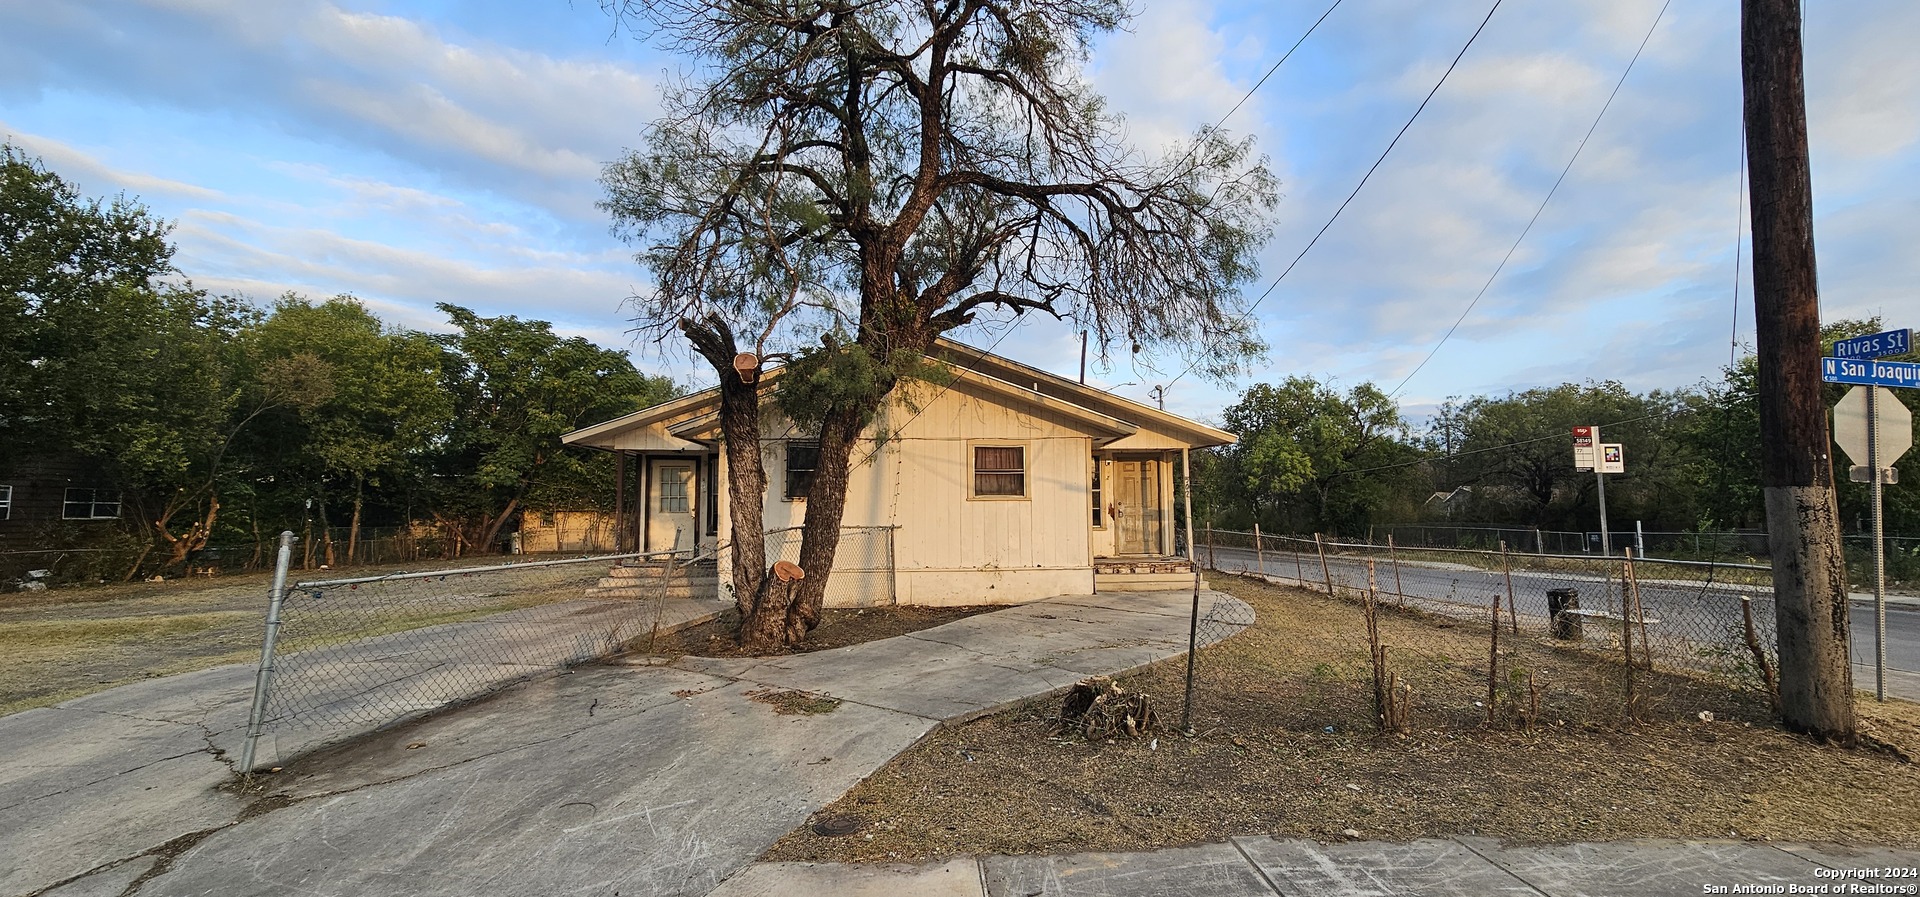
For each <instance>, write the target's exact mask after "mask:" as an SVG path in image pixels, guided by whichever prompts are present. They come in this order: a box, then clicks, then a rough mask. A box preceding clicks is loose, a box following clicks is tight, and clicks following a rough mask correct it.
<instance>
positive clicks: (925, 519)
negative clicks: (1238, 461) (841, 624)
mask: <svg viewBox="0 0 1920 897" xmlns="http://www.w3.org/2000/svg"><path fill="white" fill-rule="evenodd" d="M936 357H937V359H938V360H940V361H941V362H942V363H943V364H945V365H946V366H947V368H948V369H949V372H950V373H951V375H952V379H951V382H950V383H948V384H945V385H935V384H932V383H924V382H915V383H912V384H903V385H902V387H901V388H900V389H898V390H896V391H895V394H894V395H893V396H892V397H891V398H890V399H889V400H888V402H887V404H886V406H885V407H884V408H883V409H882V411H881V413H880V415H879V418H878V419H877V420H876V421H875V423H874V425H873V426H872V427H871V428H869V430H868V432H867V433H866V434H864V435H863V437H862V439H861V440H860V441H859V442H858V443H857V444H856V445H855V447H854V450H853V469H852V471H851V472H850V475H849V486H848V495H847V506H846V514H845V518H844V519H843V520H842V525H843V526H845V527H850V528H851V527H888V528H891V529H892V534H893V537H892V546H891V563H890V567H891V572H892V575H891V581H890V584H889V588H890V590H891V592H892V594H891V595H888V596H886V600H894V601H898V602H899V603H902V604H928V605H953V604H1011V603H1017V602H1023V601H1033V600H1037V599H1040V598H1045V597H1048V596H1051V595H1063V594H1087V593H1090V592H1093V591H1095V590H1096V589H1098V590H1102V591H1105V590H1111V589H1127V588H1134V589H1139V588H1184V587H1191V585H1192V582H1193V579H1192V577H1193V572H1192V567H1191V566H1190V565H1189V564H1188V562H1187V561H1186V560H1185V559H1182V558H1176V557H1173V554H1174V545H1175V532H1174V530H1175V526H1176V524H1177V523H1181V524H1184V523H1185V522H1184V521H1177V520H1176V515H1175V513H1174V508H1175V500H1174V472H1175V469H1176V468H1175V465H1176V464H1183V463H1185V461H1186V455H1187V452H1188V451H1189V450H1190V449H1194V448H1200V447H1204V446H1214V445H1227V444H1230V443H1232V442H1234V436H1233V434H1231V433H1227V432H1225V431H1223V430H1219V429H1215V428H1213V427H1209V426H1207V425H1205V424H1201V423H1198V422H1196V421H1192V420H1188V419H1186V418H1183V417H1180V416H1178V415H1174V414H1168V413H1166V412H1164V411H1159V410H1156V409H1154V408H1150V407H1148V406H1145V405H1141V404H1139V403H1137V402H1132V401H1129V400H1127V399H1123V398H1120V397H1118V396H1113V395H1108V394H1107V393H1104V392H1102V391H1100V390H1097V389H1093V388H1090V387H1087V386H1084V385H1081V384H1079V383H1076V382H1074V381H1072V380H1067V379H1063V378H1061V377H1057V376H1054V375H1053V374H1049V373H1046V372H1044V371H1041V370H1039V369H1037V368H1032V367H1029V366H1027V365H1024V364H1021V363H1019V362H1016V361H1012V360H1009V359H1006V358H1002V357H999V356H996V355H991V354H988V353H985V352H982V351H980V350H978V349H974V348H971V347H968V346H964V345H961V344H959V343H954V342H950V341H947V340H941V341H940V343H939V346H938V348H937V350H936ZM779 373H780V372H779V371H778V370H775V371H769V372H767V373H766V374H763V375H762V383H763V384H771V383H773V382H776V381H777V380H778V377H779ZM768 404H769V405H770V404H771V403H768ZM718 407H719V393H718V391H717V390H711V389H710V390H707V391H705V392H700V393H696V394H694V395H690V396H685V397H683V398H679V399H675V400H674V401H671V402H667V403H664V404H661V405H656V406H654V407H652V408H647V409H644V410H641V411H637V412H634V413H633V414H629V415H626V416H624V417H620V418H616V419H614V420H610V421H607V422H605V423H601V424H596V425H594V426H591V427H586V428H584V429H581V430H576V431H574V432H572V433H569V434H567V435H566V436H564V437H562V441H564V442H566V443H567V444H569V445H579V446H587V447H591V448H598V449H604V450H607V451H612V452H615V453H616V454H618V455H620V456H621V459H622V463H621V465H620V467H619V470H620V471H621V477H620V482H621V486H620V492H621V495H620V496H619V498H618V502H617V504H618V507H619V508H620V509H621V511H620V514H621V516H622V518H623V519H624V520H626V521H627V524H628V525H626V526H623V527H621V534H620V540H619V541H620V544H622V545H623V546H624V547H626V548H627V549H628V550H641V551H666V550H681V551H686V550H689V549H695V548H697V549H699V550H700V551H701V552H702V553H703V554H704V553H708V552H712V551H713V550H714V549H715V548H716V547H718V546H722V545H724V544H725V543H726V542H727V541H728V540H729V538H730V534H729V528H730V527H729V518H728V513H727V508H726V504H727V490H726V488H725V483H726V469H725V456H724V454H723V453H722V452H721V451H720V450H719V440H720V425H719V420H718ZM875 434H885V438H884V439H876V438H875ZM761 435H762V449H761V452H762V458H763V459H764V463H765V464H766V472H767V501H766V512H765V524H766V527H767V529H768V531H769V532H773V531H777V530H782V529H786V528H790V527H799V526H800V525H801V522H802V518H803V516H804V512H805V507H806V498H805V494H806V490H807V485H808V484H809V483H810V482H811V477H812V473H813V468H814V463H815V458H816V456H817V443H815V442H814V441H813V440H811V439H809V438H808V437H807V435H806V434H804V433H800V432H797V431H795V429H794V427H793V426H792V425H791V424H790V423H789V422H787V421H786V419H785V418H784V417H782V416H781V415H779V413H778V412H777V411H769V412H767V414H766V417H765V418H764V422H763V424H762V433H761ZM1183 541H1184V538H1183ZM859 553H860V552H848V551H845V550H843V551H842V552H840V553H839V556H837V557H836V560H835V564H836V570H839V569H841V568H843V567H847V566H849V565H856V564H870V563H871V561H870V559H868V560H850V559H848V558H847V557H846V555H849V554H859ZM718 555H719V564H720V569H719V570H718V571H717V573H718V581H719V582H720V583H721V584H722V586H721V588H722V589H724V588H725V585H724V584H725V583H727V582H728V580H729V577H730V575H731V574H730V572H729V571H728V570H727V569H726V563H727V557H728V555H727V553H726V552H724V551H720V552H718ZM853 569H868V568H867V567H854V568H853ZM829 602H830V603H836V599H835V598H834V593H833V592H832V591H831V589H830V591H829ZM837 603H847V599H839V600H838V601H837Z"/></svg>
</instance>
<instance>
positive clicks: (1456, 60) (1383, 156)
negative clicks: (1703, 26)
mask: <svg viewBox="0 0 1920 897" xmlns="http://www.w3.org/2000/svg"><path fill="white" fill-rule="evenodd" d="M1501 2H1502V0H1494V2H1493V8H1491V9H1489V10H1487V17H1486V18H1484V19H1481V20H1480V27H1478V28H1475V29H1473V35H1472V36H1471V37H1468V38H1467V42H1466V43H1465V44H1463V45H1462V46H1461V47H1460V52H1459V53H1457V54H1455V55H1454V57H1453V62H1451V63H1449V64H1448V65H1447V70H1446V71H1445V72H1442V73H1441V75H1440V80H1438V81H1436V82H1434V84H1433V89H1432V90H1429V91H1427V96H1426V99H1423V100H1421V101H1420V106H1419V107H1418V108H1416V109H1414V110H1413V114H1412V115H1411V116H1408V117H1407V123H1406V124H1404V125H1401V126H1400V130H1399V132H1398V133H1396V134H1394V135H1393V140H1392V141H1391V142H1389V143H1388V144H1387V148H1386V149H1384V150H1381V151H1380V157H1379V158H1377V159H1375V160H1373V165H1372V167H1370V168H1368V169H1367V173H1366V174H1365V175H1362V176H1361V178H1360V183H1358V184H1355V185H1354V187H1353V192H1352V193H1349V194H1347V198H1346V200H1345V201H1343V202H1341V203H1340V207H1339V208H1337V209H1334V210H1333V215H1332V216H1331V217H1329V218H1328V219H1327V223H1325V224H1322V225H1320V230H1319V231H1317V232H1316V233H1314V235H1313V239H1311V240H1308V241H1307V245H1306V246H1305V247H1304V248H1302V249H1301V250H1300V254H1299V255H1296V256H1294V257H1293V261H1291V262H1288V263H1287V267H1286V269H1285V270H1283V271H1281V272H1280V276H1279V277H1275V278H1274V279H1273V282H1272V283H1270V284H1267V288H1266V290H1265V291H1264V292H1262V293H1261V294H1260V297H1259V298H1257V299H1255V300H1253V304H1252V305H1249V306H1247V310H1246V311H1244V312H1242V313H1241V314H1240V317H1241V318H1242V319H1247V318H1251V317H1253V312H1254V309H1257V308H1259V307H1260V303H1262V302H1265V301H1266V300H1267V297H1268V296H1270V295H1272V294H1273V291H1274V288H1275V287H1278V286H1279V285H1280V281H1283V280H1286V279H1287V275H1288V274H1291V273H1293V269H1294V266H1296V265H1298V264H1300V260H1301V259H1303V258H1306V257H1307V253H1308V252H1311V251H1313V247H1314V244H1317V243H1319V242H1320V238H1321V237H1323V236H1325V235H1326V233H1327V229H1328V228H1331V227H1333V223H1334V222H1335V221H1338V220H1339V219H1340V213H1341V212H1345V211H1346V210H1347V206H1349V205H1351V204H1352V203H1353V198H1354V197H1356V196H1359V195H1360V191H1361V189H1363V188H1365V187H1366V186H1367V181H1368V180H1370V179H1372V177H1373V173H1374V172H1375V171H1378V170H1380V164H1381V163H1383V162H1385V161H1387V154H1389V153H1391V152H1393V148H1394V147H1396V146H1399V145H1400V138H1402V137H1405V136H1406V134H1407V129H1409V128H1411V127H1413V123H1414V121H1416V120H1418V119H1419V118H1420V113H1421V112H1423V111H1425V110H1426V108H1427V104H1428V103H1430V102H1432V101H1433V97H1434V95H1435V94H1437V93H1439V92H1440V88H1441V86H1442V85H1444V84H1446V83H1447V78H1448V77H1450V76H1451V75H1452V74H1453V70H1454V69H1455V68H1457V67H1458V66H1459V65H1460V60H1461V59H1462V58H1464V57H1465V56H1466V55H1467V50H1468V49H1470V48H1471V47H1472V46H1473V42H1474V41H1476V40H1479V39H1480V32H1482V31H1485V30H1486V29H1487V23H1488V22H1491V21H1493V14H1494V13H1496V12H1498V11H1500V4H1501ZM1669 2H1671V0H1669ZM1197 364H1198V362H1195V363H1194V364H1189V365H1187V367H1186V369H1185V370H1182V371H1181V372H1180V373H1179V374H1176V375H1175V376H1174V378H1173V379H1172V380H1168V381H1167V383H1166V385H1167V386H1172V385H1173V384H1175V383H1178V382H1180V378H1182V377H1185V376H1186V375H1188V374H1190V373H1193V369H1194V367H1195V365H1197Z"/></svg>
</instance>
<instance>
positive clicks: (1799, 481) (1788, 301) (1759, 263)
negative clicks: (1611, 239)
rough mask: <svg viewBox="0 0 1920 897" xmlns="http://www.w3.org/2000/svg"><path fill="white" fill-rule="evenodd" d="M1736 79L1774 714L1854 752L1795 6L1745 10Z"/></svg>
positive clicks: (1843, 576)
mask: <svg viewBox="0 0 1920 897" xmlns="http://www.w3.org/2000/svg"><path fill="white" fill-rule="evenodd" d="M1740 68H1741V82H1742V86H1743V87H1744V93H1745V96H1746V127H1747V164H1748V170H1749V171H1750V172H1751V180H1752V184H1753V193H1752V197H1753V198H1752V205H1751V207H1750V214H1751V217H1752V220H1753V306H1754V319H1755V322H1756V328H1755V333H1754V343H1755V348H1756V350H1757V353H1758V355H1759V363H1760V381H1759V392H1760V484H1761V487H1762V492H1763V494H1764V495H1765V499H1766V507H1767V531H1768V533H1769V534H1770V535H1769V538H1768V541H1769V543H1770V546H1771V548H1772V552H1773V596H1774V613H1775V619H1776V623H1775V629H1776V632H1777V633H1778V635H1779V639H1780V713H1781V716H1782V718H1783V722H1785V723H1786V725H1787V727H1788V728H1790V729H1793V730H1796V731H1800V732H1805V733H1807V734H1809V735H1813V736H1815V737H1818V738H1825V739H1833V740H1837V741H1842V742H1850V741H1852V740H1853V737H1854V717H1853V669H1852V667H1851V666H1850V665H1849V663H1848V656H1847V647H1848V646H1847V639H1848V634H1849V627H1848V617H1847V614H1848V607H1847V570H1846V562H1845V559H1844V558H1843V557H1842V556H1841V553H1840V515H1839V509H1838V506H1837V504H1836V499H1835V493H1834V485H1833V459H1832V458H1831V457H1830V455H1829V448H1828V447H1829V446H1830V445H1832V442H1831V441H1830V438H1829V436H1828V433H1827V416H1826V408H1825V407H1824V404H1823V402H1822V401H1821V391H1820V383H1821V381H1820V351H1821V346H1820V292H1819V283H1818V280H1817V278H1816V274H1815V268H1814V256H1813V179H1812V175H1811V174H1810V173H1809V172H1808V167H1807V101H1806V85H1805V82H1804V80H1803V71H1802V69H1803V62H1802V57H1801V49H1800V2H1799V0H1741V3H1740Z"/></svg>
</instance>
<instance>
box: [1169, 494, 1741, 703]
mask: <svg viewBox="0 0 1920 897" xmlns="http://www.w3.org/2000/svg"><path fill="white" fill-rule="evenodd" d="M1205 538H1206V542H1205V543H1204V544H1203V546H1202V548H1201V551H1200V552H1199V557H1200V561H1201V563H1202V564H1203V565H1205V566H1207V567H1209V568H1211V569H1214V570H1217V571H1221V572H1226V573H1239V574H1245V575H1251V576H1257V577H1261V578H1263V579H1265V580H1267V581H1270V582H1276V583H1283V584H1292V585H1298V586H1300V587H1302V588H1305V589H1310V590H1313V591H1317V592H1321V593H1324V594H1326V595H1328V596H1330V597H1331V598H1332V599H1333V600H1334V602H1333V604H1334V606H1332V607H1330V608H1329V609H1328V613H1327V614H1325V615H1324V616H1322V617H1321V618H1320V619H1318V621H1317V623H1316V625H1320V626H1324V627H1327V628H1328V630H1329V631H1325V632H1323V633H1321V634H1322V635H1324V636H1326V637H1328V638H1330V639H1333V640H1335V641H1336V642H1338V643H1340V644H1342V645H1344V646H1345V647H1346V648H1347V649H1348V652H1347V654H1345V655H1344V656H1345V657H1347V658H1348V662H1347V663H1346V664H1344V665H1341V664H1330V665H1323V666H1325V667H1326V669H1319V670H1316V672H1315V675H1316V676H1319V677H1321V678H1324V679H1325V680H1327V682H1329V683H1332V682H1350V683H1356V684H1361V685H1364V686H1366V688H1365V689H1363V690H1369V691H1371V692H1372V700H1373V705H1374V716H1375V719H1376V720H1377V721H1378V722H1379V723H1380V725H1381V726H1382V727H1383V728H1385V729H1388V730H1405V729H1407V728H1409V727H1413V726H1445V725H1459V724H1466V723H1476V722H1477V723H1479V724H1490V723H1496V722H1506V721H1510V722H1513V723H1516V724H1518V725H1521V726H1523V727H1530V726H1532V725H1535V724H1538V723H1539V722H1540V721H1542V720H1548V719H1557V720H1564V719H1569V718H1572V719H1578V720H1583V721H1590V720H1594V719H1596V718H1618V717H1627V718H1632V717H1635V716H1637V715H1638V714H1640V713H1642V712H1644V711H1645V710H1646V708H1647V707H1648V706H1650V702H1654V701H1665V700H1668V699H1670V698H1672V697H1673V696H1674V695H1676V694H1677V695H1684V696H1687V697H1688V699H1693V698H1696V697H1698V698H1700V699H1701V702H1702V703H1703V705H1704V706H1712V703H1711V702H1710V701H1706V700H1705V695H1707V694H1708V693H1715V692H1717V693H1719V694H1725V693H1727V692H1728V691H1730V690H1731V691H1733V692H1738V693H1741V694H1744V695H1746V696H1747V697H1748V698H1749V699H1752V700H1756V701H1761V702H1765V701H1768V700H1770V696H1771V695H1773V694H1774V693H1775V690H1776V687H1777V686H1776V679H1775V672H1774V671H1775V670H1776V669H1777V657H1778V654H1777V647H1776V640H1775V637H1774V628H1773V621H1774V608H1773V601H1772V594H1771V588H1770V587H1769V586H1768V578H1767V577H1768V575H1769V573H1768V570H1767V568H1764V567H1759V566H1756V565H1749V564H1719V563H1690V562H1676V561H1648V560H1645V559H1634V558H1631V557H1630V556H1622V557H1617V558H1594V557H1589V556H1581V555H1540V554H1534V553H1529V552H1513V551H1501V550H1498V549H1496V550H1476V549H1453V548H1432V547H1425V546H1422V547H1419V548H1408V547H1403V546H1400V545H1398V544H1397V543H1395V544H1390V545H1376V544H1370V543H1359V542H1335V541H1330V540H1326V539H1321V538H1318V537H1316V538H1312V539H1305V538H1298V537H1286V536H1265V535H1260V534H1257V533H1245V532H1230V531H1218V530H1214V531H1209V532H1208V533H1207V534H1206V537H1205Z"/></svg>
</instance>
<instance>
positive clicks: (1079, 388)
mask: <svg viewBox="0 0 1920 897" xmlns="http://www.w3.org/2000/svg"><path fill="white" fill-rule="evenodd" d="M934 344H935V351H944V352H946V353H948V354H950V355H953V356H955V357H956V358H955V360H958V361H961V362H962V363H964V364H966V365H967V366H969V367H971V368H973V369H974V370H979V371H983V372H986V373H989V374H992V375H993V376H995V377H999V378H1001V379H1003V380H1010V381H1013V382H1015V383H1026V382H1032V383H1033V384H1034V386H1035V388H1036V389H1040V388H1041V387H1045V389H1043V390H1040V391H1043V392H1047V393H1051V394H1054V395H1057V396H1059V397H1060V398H1062V399H1063V400H1065V401H1068V402H1072V403H1074V404H1077V405H1081V406H1084V407H1087V408H1089V409H1094V410H1098V411H1101V412H1104V413H1106V414H1109V415H1112V416H1113V417H1116V418H1119V419H1121V420H1126V421H1132V422H1134V423H1135V424H1138V425H1140V426H1142V427H1144V428H1147V429H1152V430H1160V431H1164V432H1168V433H1169V434H1170V435H1176V436H1180V437H1184V439H1183V441H1185V442H1188V443H1189V444H1191V445H1192V446H1194V447H1195V448H1198V447H1200V446H1208V445H1232V444H1233V443H1235V442H1238V441H1240V440H1239V437H1237V436H1235V435H1233V434H1232V433H1229V432H1227V431H1225V430H1222V429H1220V428H1218V427H1210V426H1208V425H1206V424H1203V423H1201V422H1199V421H1197V420H1194V419H1192V418H1188V417H1181V416H1180V415H1178V414H1171V413H1168V412H1166V411H1162V410H1160V409H1158V408H1155V407H1153V406H1152V405H1145V404H1141V403H1140V402H1136V401H1133V400H1132V399H1129V398H1126V397H1125V396H1116V395H1114V394H1112V393H1110V392H1107V391H1105V390H1101V389H1095V388H1093V387H1091V386H1088V385H1086V384H1084V383H1080V382H1078V381H1074V380H1068V379H1067V378H1065V377H1062V376H1060V375H1058V374H1052V373H1048V372H1046V371H1043V370H1041V369H1039V368H1037V367H1034V366H1032V365H1029V364H1023V363H1021V362H1018V361H1014V360H1013V359H1011V358H1007V357H1005V356H1003V355H995V354H993V353H991V352H988V351H986V350H985V349H978V348H975V347H973V346H969V345H967V344H966V343H962V342H959V341H956V340H951V339H948V338H946V337H944V336H943V337H939V338H938V339H936V340H935V341H934Z"/></svg>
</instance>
